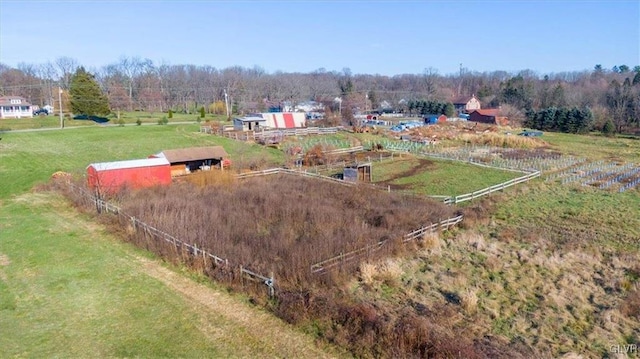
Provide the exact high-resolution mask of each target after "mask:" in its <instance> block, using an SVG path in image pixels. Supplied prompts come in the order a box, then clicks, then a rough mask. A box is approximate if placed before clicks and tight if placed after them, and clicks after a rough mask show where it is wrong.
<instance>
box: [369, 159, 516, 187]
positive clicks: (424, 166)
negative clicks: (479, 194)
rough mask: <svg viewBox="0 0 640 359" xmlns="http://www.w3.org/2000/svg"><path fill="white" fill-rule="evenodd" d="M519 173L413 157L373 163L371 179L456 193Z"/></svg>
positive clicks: (384, 182) (489, 184) (389, 183)
mask: <svg viewBox="0 0 640 359" xmlns="http://www.w3.org/2000/svg"><path fill="white" fill-rule="evenodd" d="M522 175H523V174H522V173H518V172H512V171H503V170H499V169H492V168H486V167H480V166H475V165H471V164H466V163H462V162H456V161H446V160H431V159H429V160H426V159H420V158H416V157H412V156H409V157H407V156H405V157H404V158H395V159H393V160H384V161H382V162H376V163H374V164H373V168H372V176H373V182H374V183H377V184H383V185H392V186H395V187H396V188H398V189H401V190H405V191H411V192H414V193H419V194H423V195H439V196H456V195H461V194H465V193H470V192H473V191H477V190H481V189H483V188H486V187H489V186H493V185H496V184H499V183H502V182H506V181H508V180H510V179H513V178H517V177H520V176H522Z"/></svg>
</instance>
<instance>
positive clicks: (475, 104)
mask: <svg viewBox="0 0 640 359" xmlns="http://www.w3.org/2000/svg"><path fill="white" fill-rule="evenodd" d="M464 109H465V110H466V111H467V113H471V112H472V111H475V110H479V109H480V101H478V99H477V98H476V95H473V96H471V99H470V100H469V101H467V103H466V104H465V105H464Z"/></svg>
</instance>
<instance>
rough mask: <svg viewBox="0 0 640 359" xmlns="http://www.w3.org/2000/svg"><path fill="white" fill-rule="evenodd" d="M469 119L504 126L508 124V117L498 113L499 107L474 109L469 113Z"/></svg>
mask: <svg viewBox="0 0 640 359" xmlns="http://www.w3.org/2000/svg"><path fill="white" fill-rule="evenodd" d="M469 121H474V122H480V123H488V124H492V125H500V126H506V125H508V124H509V119H508V118H507V117H506V116H502V115H501V114H500V109H497V108H488V109H484V110H474V111H472V112H471V113H470V114H469Z"/></svg>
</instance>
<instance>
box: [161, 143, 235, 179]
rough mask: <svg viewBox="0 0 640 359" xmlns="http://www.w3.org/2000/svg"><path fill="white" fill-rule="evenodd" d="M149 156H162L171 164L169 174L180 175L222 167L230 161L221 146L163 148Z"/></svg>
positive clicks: (226, 165)
mask: <svg viewBox="0 0 640 359" xmlns="http://www.w3.org/2000/svg"><path fill="white" fill-rule="evenodd" d="M150 157H155V158H164V159H166V160H167V161H169V163H170V165H171V175H172V176H180V175H184V174H188V173H191V172H193V171H198V170H210V169H211V168H213V167H217V168H220V169H224V168H225V167H228V166H229V165H230V163H231V161H230V160H229V155H228V154H227V151H225V150H224V148H223V147H222V146H207V147H189V148H180V149H174V150H164V151H162V152H160V153H158V154H155V155H152V156H150Z"/></svg>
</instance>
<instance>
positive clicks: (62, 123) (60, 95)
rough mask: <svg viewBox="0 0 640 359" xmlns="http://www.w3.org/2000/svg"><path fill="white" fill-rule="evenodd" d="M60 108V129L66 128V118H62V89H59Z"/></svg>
mask: <svg viewBox="0 0 640 359" xmlns="http://www.w3.org/2000/svg"><path fill="white" fill-rule="evenodd" d="M58 106H60V110H59V111H60V128H64V116H62V87H58Z"/></svg>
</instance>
